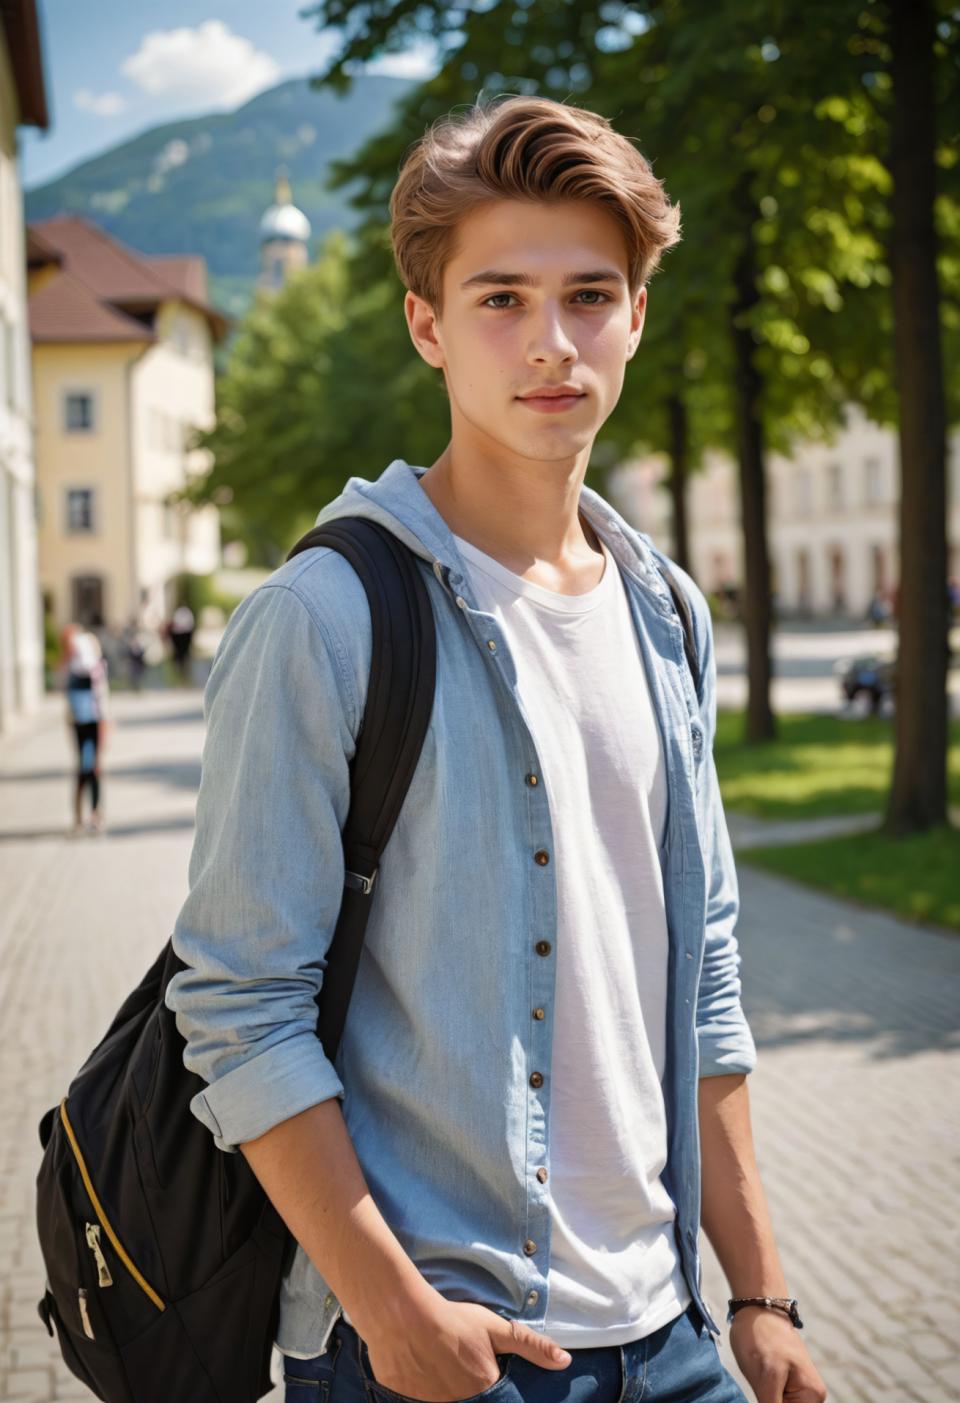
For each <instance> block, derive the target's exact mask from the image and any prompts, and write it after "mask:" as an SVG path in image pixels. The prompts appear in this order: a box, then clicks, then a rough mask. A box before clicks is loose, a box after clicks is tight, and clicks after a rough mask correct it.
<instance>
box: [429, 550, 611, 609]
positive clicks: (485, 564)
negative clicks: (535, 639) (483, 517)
mask: <svg viewBox="0 0 960 1403" xmlns="http://www.w3.org/2000/svg"><path fill="white" fill-rule="evenodd" d="M453 539H454V540H455V541H456V543H457V549H458V550H459V551H460V553H461V555H462V556H463V557H464V559H465V560H467V561H468V562H470V563H471V564H472V565H474V566H475V567H476V568H477V569H478V570H480V571H482V573H483V574H485V575H487V576H488V577H489V578H490V579H492V580H494V581H496V582H497V583H498V584H500V585H504V586H505V587H506V588H507V589H509V590H511V591H512V593H514V594H516V595H520V596H522V597H523V598H525V599H529V600H530V601H531V603H533V604H538V605H540V606H541V607H542V608H545V609H553V610H555V611H556V612H557V613H561V614H586V613H589V611H590V610H591V609H596V608H597V606H598V605H600V604H602V603H603V601H604V599H605V598H606V595H607V591H608V590H609V589H610V587H611V582H612V581H613V577H614V574H615V572H616V562H615V561H614V559H613V556H612V555H611V553H610V550H609V548H608V547H607V544H606V542H605V541H604V540H603V538H602V537H601V536H599V535H598V536H597V539H598V540H599V542H600V549H601V550H602V551H603V560H604V566H603V574H602V575H601V576H600V579H599V580H598V581H597V583H596V584H595V585H594V586H593V588H592V589H588V590H587V591H586V592H585V593H583V594H561V593H559V591H557V590H553V589H547V587H546V586H545V585H538V584H536V583H535V582H534V581H533V580H526V579H524V578H523V576H522V575H518V574H516V572H515V571H513V570H509V569H508V568H507V566H506V565H503V564H501V562H500V561H499V560H495V559H494V557H493V556H492V555H488V554H487V553H486V551H482V550H479V549H478V548H477V547H476V546H475V545H472V544H471V543H470V542H469V541H465V540H464V539H463V537H462V536H458V535H456V533H453Z"/></svg>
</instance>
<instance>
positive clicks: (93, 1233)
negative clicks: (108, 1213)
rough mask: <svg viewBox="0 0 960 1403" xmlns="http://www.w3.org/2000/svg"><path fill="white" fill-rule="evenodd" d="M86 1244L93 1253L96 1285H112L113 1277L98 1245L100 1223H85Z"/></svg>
mask: <svg viewBox="0 0 960 1403" xmlns="http://www.w3.org/2000/svg"><path fill="white" fill-rule="evenodd" d="M87 1246H88V1247H89V1248H90V1251H91V1252H92V1253H93V1259H94V1261H95V1262H96V1264H97V1285H98V1286H112V1285H113V1277H112V1276H111V1275H110V1268H109V1267H108V1266H107V1259H106V1257H105V1256H104V1255H103V1248H102V1247H101V1246H100V1224H99V1223H88V1224H87Z"/></svg>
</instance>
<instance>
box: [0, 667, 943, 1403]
mask: <svg viewBox="0 0 960 1403" xmlns="http://www.w3.org/2000/svg"><path fill="white" fill-rule="evenodd" d="M114 711H115V717H116V722H115V727H114V732H113V735H112V736H111V738H110V740H109V743H108V749H107V755H106V775H105V807H106V813H107V817H108V822H109V831H108V833H107V834H106V835H105V836H103V837H101V838H94V837H82V838H79V839H75V840H71V839H69V838H67V837H65V832H66V829H67V827H68V821H69V812H70V797H69V790H70V767H71V765H72V752H71V744H72V743H71V740H70V737H69V735H68V732H67V730H66V727H65V725H64V723H63V716H62V703H61V701H60V699H59V698H53V699H49V700H48V701H47V702H46V703H45V705H44V707H43V709H42V711H41V713H40V714H39V716H38V717H35V718H34V719H33V720H32V721H30V722H29V723H26V724H24V725H22V726H21V728H20V731H19V734H18V735H17V736H15V737H12V738H9V739H7V740H5V741H3V742H2V744H0V1019H2V1027H3V1033H4V1036H3V1040H2V1062H0V1399H16V1400H21V1403H53V1400H72V1403H81V1400H86V1399H88V1398H89V1397H90V1395H88V1394H87V1393H85V1392H84V1391H83V1389H82V1388H81V1387H80V1386H79V1384H78V1383H77V1382H76V1381H75V1380H73V1379H72V1377H71V1376H70V1375H69V1374H68V1373H67V1372H66V1371H65V1370H64V1368H63V1367H62V1366H61V1364H60V1362H59V1356H58V1355H57V1353H56V1350H55V1348H54V1347H53V1342H52V1341H50V1340H48V1338H47V1336H46V1334H45V1333H44V1331H43V1329H42V1327H41V1325H40V1322H39V1319H38V1317H37V1314H36V1301H37V1298H38V1295H39V1294H40V1290H41V1288H42V1279H43V1272H42V1267H41V1263H40V1257H39V1252H38V1249H37V1246H36V1241H35V1229H34V1223H33V1211H34V1210H33V1194H34V1176H35V1173H36V1167H37V1162H38V1159H39V1142H38V1140H37V1134H36V1126H37V1122H38V1120H39V1118H40V1116H41V1114H42V1113H43V1112H44V1111H45V1110H46V1109H47V1108H48V1107H49V1106H50V1105H52V1104H54V1102H55V1101H56V1100H58V1099H59V1097H60V1096H61V1095H62V1093H63V1091H64V1089H65V1087H66V1083H67V1081H68V1079H69V1077H70V1075H71V1074H72V1072H73V1071H74V1070H75V1069H76V1067H77V1066H78V1065H79V1064H80V1062H81V1061H82V1060H83V1058H84V1057H85V1056H86V1054H87V1053H88V1051H89V1050H90V1048H91V1046H92V1045H93V1043H94V1042H95V1041H96V1039H97V1038H98V1037H99V1036H100V1035H101V1033H102V1032H103V1030H104V1028H105V1027H106V1025H107V1023H108V1021H109V1019H110V1017H111V1016H112V1013H113V1011H114V1009H115V1008H116V1006H117V1005H118V1004H119V1003H120V1001H121V999H122V998H123V996H124V995H125V994H126V992H127V990H128V989H129V987H130V986H131V985H132V984H133V983H135V982H136V981H137V980H138V979H139V977H140V975H141V974H142V973H143V971H144V970H145V969H146V967H147V966H148V964H149V963H150V962H151V961H152V959H153V957H154V955H155V953H156V951H157V950H158V949H159V948H160V946H161V945H162V943H163V942H164V940H165V939H166V938H167V936H168V935H169V932H170V928H171V926H172V923H173V920H174V918H175V916H176V913H177V911H178V909H179V906H180V903H181V901H182V899H183V895H184V893H185V890H186V880H187V864H188V859H189V851H190V843H191V833H192V821H193V808H194V796H195V790H196V786H197V782H198V779H199V753H200V745H201V740H202V714H201V704H200V694H199V692H196V691H194V692H189V691H180V692H170V693H151V694H143V695H141V696H133V695H116V696H115V698H114ZM740 877H741V889H742V895H743V914H742V918H741V923H740V937H741V947H742V951H743V956H744V962H743V970H742V973H743V981H744V1001H745V1006H746V1009H747V1013H748V1017H749V1019H750V1022H751V1025H752V1027H753V1030H754V1034H755V1036H756V1039H757V1043H758V1048H759V1061H758V1066H757V1069H756V1071H755V1072H754V1073H753V1074H752V1076H751V1077H750V1080H749V1085H750V1090H751V1106H752V1112H753V1122H754V1130H755V1135H756V1140H757V1145H758V1157H759V1160H760V1166H761V1171H762V1173H763V1177H764V1183H765V1185H766V1189H767V1194H768V1197H769V1199H770V1203H771V1209H772V1212H773V1216H774V1222H775V1225H776V1229H777V1235H778V1240H779V1242H780V1246H781V1253H782V1256H783V1259H784V1263H785V1267H786V1273H787V1280H788V1282H789V1286H790V1290H791V1292H792V1293H793V1294H794V1295H796V1296H798V1297H799V1299H800V1302H801V1306H802V1315H803V1318H804V1321H805V1325H806V1329H805V1331H804V1336H805V1338H806V1339H807V1342H808V1345H809V1347H810V1350H811V1352H812V1354H813V1357H814V1359H815V1360H816V1362H817V1364H818V1367H819V1368H820V1370H821V1372H822V1373H823V1376H824V1378H825V1380H826V1382H827V1386H828V1388H829V1396H830V1399H831V1400H832V1403H894V1400H896V1403H947V1400H950V1399H953V1398H956V1397H957V1396H958V1394H960V1362H958V1358H957V1350H956V1345H955V1341H956V1340H957V1338H958V1324H960V1320H958V1312H957V1307H956V1299H957V1287H958V1280H957V1268H956V1263H957V1262H958V1261H960V1245H958V1243H957V1240H956V1239H957V1224H958V1222H960V1191H958V1177H957V1174H956V1164H955V1160H956V1149H957V1134H956V1129H955V1125H956V1120H957V1117H956V1111H957V1103H956V1096H955V1094H954V1095H953V1096H951V1083H950V1081H948V1077H949V1074H950V1072H951V1071H952V1072H953V1086H954V1087H955V1085H956V1069H957V1051H958V1039H957V1034H956V1029H957V1010H958V998H957V986H958V974H960V940H958V939H956V938H955V937H953V938H952V937H949V936H946V935H941V934H939V933H937V932H935V931H931V930H915V929H913V928H911V927H910V926H908V925H906V924H904V923H902V922H900V921H897V920H894V919H892V918H888V917H885V916H881V915H874V914H870V913H867V912H864V911H862V910H859V909H856V908H853V907H846V906H843V905H841V904H840V903H838V902H836V901H833V900H831V899H829V898H826V897H822V896H819V895H818V894H816V893H814V892H811V891H809V890H805V889H802V888H799V887H792V886H790V885H788V884H787V883H784V882H782V881H780V880H779V879H777V878H774V877H772V876H768V875H766V874H762V873H760V872H756V871H751V870H750V869H748V868H746V867H744V868H743V869H742V870H741V874H740ZM705 1284H706V1289H707V1295H708V1299H709V1301H710V1303H711V1306H712V1309H713V1311H714V1314H715V1316H716V1318H717V1320H718V1322H719V1323H720V1324H721V1325H723V1324H724V1314H725V1311H724V1304H725V1300H726V1290H725V1284H724V1281H723V1277H722V1275H721V1273H720V1271H719V1268H718V1266H717V1264H716V1261H715V1259H714V1258H713V1256H712V1253H711V1252H710V1250H709V1247H708V1246H705ZM721 1350H722V1353H723V1357H724V1359H725V1362H726V1363H727V1365H728V1367H730V1368H731V1371H732V1372H734V1373H736V1367H735V1364H734V1362H733V1360H732V1357H731V1354H730V1350H729V1344H728V1341H727V1337H726V1328H725V1326H724V1336H723V1339H722V1342H721ZM737 1376H738V1377H739V1375H737ZM745 1391H746V1393H747V1396H748V1398H749V1399H750V1400H751V1403H752V1400H753V1394H752V1391H751V1390H750V1389H749V1388H747V1389H746V1390H745ZM271 1398H272V1399H273V1401H274V1403H276V1400H277V1398H278V1394H277V1395H271ZM171 1403H189V1400H171Z"/></svg>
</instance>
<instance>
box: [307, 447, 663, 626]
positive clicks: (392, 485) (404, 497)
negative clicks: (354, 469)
mask: <svg viewBox="0 0 960 1403" xmlns="http://www.w3.org/2000/svg"><path fill="white" fill-rule="evenodd" d="M426 471H427V469H426V468H425V467H421V466H418V465H414V464H411V463H408V462H407V461H406V460H405V459H403V458H394V460H393V461H392V462H391V463H390V465H389V466H388V467H387V468H385V469H384V471H383V472H382V473H381V475H380V476H379V477H378V478H376V479H375V480H374V481H372V482H371V481H368V479H366V478H362V477H351V478H348V479H347V482H346V483H345V485H344V488H343V491H342V492H341V493H340V494H339V496H337V497H334V498H333V500H332V501H330V502H328V503H327V505H326V506H325V507H323V508H322V510H321V511H320V512H319V514H318V515H317V519H316V523H315V524H316V525H317V526H321V525H326V524H327V523H328V522H330V521H335V520H337V518H339V517H344V516H361V517H367V518H369V519H370V520H371V521H377V522H379V523H380V524H381V525H383V526H385V527H386V528H387V529H388V530H389V531H392V532H393V534H394V535H395V536H396V537H397V539H398V540H400V541H402V542H403V543H404V545H406V546H409V548H410V549H411V550H412V551H414V552H415V553H416V554H417V555H419V556H421V557H422V558H423V559H424V560H426V561H427V562H428V564H429V565H430V567H431V569H433V570H434V572H435V573H436V572H437V571H438V570H442V571H443V572H444V573H445V574H447V575H448V576H449V579H450V583H451V584H453V585H454V587H457V586H458V584H459V583H460V582H462V581H463V579H464V577H465V575H466V573H467V568H466V564H465V562H464V560H463V557H462V556H461V554H460V552H459V550H458V549H457V544H456V540H455V539H454V535H453V532H452V531H451V530H450V527H449V526H448V525H447V523H446V521H445V520H444V519H443V517H442V516H441V515H440V513H439V512H438V511H437V509H436V507H435V506H434V505H433V503H432V502H431V500H430V498H429V497H428V496H427V494H426V492H424V491H423V490H422V488H421V487H420V478H421V477H422V476H423V474H424V473H425V472H426ZM580 510H581V511H582V512H583V515H584V516H585V517H586V519H587V520H588V521H589V522H590V525H591V526H592V527H593V529H594V530H595V531H596V533H597V535H598V536H599V537H600V538H601V539H602V540H603V542H604V544H605V545H606V546H607V547H608V549H609V551H610V553H611V555H612V556H613V557H614V559H615V560H616V561H617V563H618V564H619V565H621V566H623V567H624V568H625V569H627V570H629V571H630V572H631V573H632V574H633V575H635V576H636V577H637V578H638V579H639V581H640V583H641V584H642V585H644V586H645V587H646V588H647V589H648V590H649V591H650V592H651V593H652V594H653V595H655V596H656V597H657V598H658V599H660V600H661V601H668V600H669V598H670V595H669V590H668V588H667V585H666V583H665V581H664V579H663V576H662V575H661V574H660V571H659V570H658V569H657V565H656V559H655V556H654V550H653V543H652V542H651V540H650V538H649V536H647V535H646V533H645V532H641V531H637V530H636V529H635V528H634V527H632V526H631V525H630V524H629V523H628V522H627V521H625V520H624V518H623V517H622V516H621V515H620V513H619V512H618V511H617V510H616V509H615V508H614V507H612V506H611V505H610V503H609V502H607V501H606V500H605V498H603V497H601V496H600V494H599V492H595V491H594V490H593V488H591V487H587V486H586V485H584V486H582V487H581V489H580Z"/></svg>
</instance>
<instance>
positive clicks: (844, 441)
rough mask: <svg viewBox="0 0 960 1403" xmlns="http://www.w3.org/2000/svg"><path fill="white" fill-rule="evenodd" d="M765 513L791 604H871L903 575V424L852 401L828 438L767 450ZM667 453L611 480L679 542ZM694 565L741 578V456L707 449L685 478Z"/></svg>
mask: <svg viewBox="0 0 960 1403" xmlns="http://www.w3.org/2000/svg"><path fill="white" fill-rule="evenodd" d="M767 469H768V471H767V488H768V498H767V521H768V537H769V545H770V555H771V569H772V574H773V591H774V595H775V597H776V600H777V604H778V607H779V609H780V611H781V612H782V613H784V614H793V615H799V616H804V615H830V614H838V615H846V616H850V617H854V618H859V617H862V616H863V615H865V614H866V611H867V608H868V606H869V604H870V601H871V599H872V598H873V597H874V595H875V594H876V593H881V594H887V593H888V592H889V591H891V590H892V589H894V588H895V587H896V586H897V585H898V582H899V573H900V565H899V549H898V535H899V518H898V500H899V445H898V441H897V435H896V433H895V431H893V430H892V429H888V428H881V427H879V426H878V425H876V424H873V423H871V422H870V421H869V420H868V419H867V418H866V417H865V415H864V414H863V412H862V411H861V410H860V409H859V408H857V407H856V406H850V407H849V409H848V411H847V414H846V424H845V427H844V428H843V429H842V430H841V431H840V432H839V433H838V435H837V437H836V440H835V441H834V442H833V443H832V444H824V443H813V442H810V443H801V444H798V445H797V447H796V449H795V451H794V453H793V455H792V456H791V457H789V458H788V457H785V456H783V455H781V454H777V453H771V454H770V455H769V458H768V464H767ZM666 472H667V467H666V464H665V462H664V461H663V460H661V459H660V458H654V457H651V458H649V459H644V460H642V461H638V462H634V463H629V464H625V465H624V467H623V468H622V469H620V471H619V473H618V474H617V477H616V479H615V490H616V493H617V496H618V500H620V501H621V502H622V503H623V505H624V509H625V510H626V511H627V512H628V514H629V515H630V519H631V520H633V521H634V522H636V524H637V525H638V526H639V527H640V529H641V530H644V531H648V532H649V533H650V535H651V536H652V537H653V539H654V540H655V541H656V542H657V544H658V545H660V546H662V547H663V548H665V549H667V550H669V549H670V548H671V522H670V502H669V498H668V495H667V492H666V490H665V489H664V488H663V487H662V486H661V485H660V484H661V483H662V482H663V480H664V477H665V475H666ZM947 487H948V497H949V509H948V518H947V530H948V539H949V541H950V554H949V573H950V575H952V576H953V577H957V576H960V434H958V433H954V434H953V435H952V436H951V437H950V438H949V439H948V464H947ZM687 503H688V522H689V526H688V530H689V536H690V555H691V564H692V568H693V572H694V574H695V576H696V579H697V582H698V583H699V584H700V586H701V587H702V588H703V589H705V590H707V591H708V592H713V591H720V590H722V589H723V588H724V586H729V585H734V586H736V587H739V586H740V585H741V583H742V579H743V563H742V537H741V531H740V489H739V482H738V469H737V464H736V463H735V462H733V461H732V460H731V459H729V458H727V457H726V456H725V455H722V454H718V453H715V454H709V455H707V457H706V461H705V463H704V467H703V469H702V470H701V471H699V472H696V473H694V474H692V475H691V478H690V482H689V486H688V495H687Z"/></svg>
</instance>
